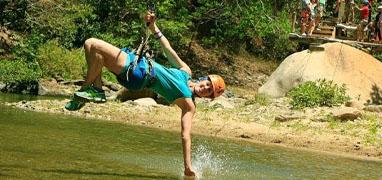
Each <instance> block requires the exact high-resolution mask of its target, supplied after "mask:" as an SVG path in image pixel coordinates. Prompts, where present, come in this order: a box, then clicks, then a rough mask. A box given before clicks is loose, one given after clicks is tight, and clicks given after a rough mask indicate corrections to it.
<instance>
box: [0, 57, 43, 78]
mask: <svg viewBox="0 0 382 180" xmlns="http://www.w3.org/2000/svg"><path fill="white" fill-rule="evenodd" d="M40 77H41V70H40V69H39V66H38V65H37V64H35V63H26V62H25V60H15V61H7V60H0V81H2V82H4V83H16V82H32V81H37V80H39V79H40Z"/></svg>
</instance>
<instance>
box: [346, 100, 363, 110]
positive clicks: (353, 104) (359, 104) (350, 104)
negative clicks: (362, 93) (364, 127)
mask: <svg viewBox="0 0 382 180" xmlns="http://www.w3.org/2000/svg"><path fill="white" fill-rule="evenodd" d="M345 106H346V107H352V108H357V109H359V110H362V109H364V108H365V105H364V104H363V103H362V102H360V101H349V102H346V103H345Z"/></svg>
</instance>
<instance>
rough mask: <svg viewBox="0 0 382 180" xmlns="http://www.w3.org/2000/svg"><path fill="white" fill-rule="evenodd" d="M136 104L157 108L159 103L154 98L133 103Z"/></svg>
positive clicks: (141, 99)
mask: <svg viewBox="0 0 382 180" xmlns="http://www.w3.org/2000/svg"><path fill="white" fill-rule="evenodd" d="M133 103H134V104H136V105H139V106H146V107H147V106H156V105H157V102H156V101H155V100H154V99H152V98H140V99H137V100H134V101H133Z"/></svg>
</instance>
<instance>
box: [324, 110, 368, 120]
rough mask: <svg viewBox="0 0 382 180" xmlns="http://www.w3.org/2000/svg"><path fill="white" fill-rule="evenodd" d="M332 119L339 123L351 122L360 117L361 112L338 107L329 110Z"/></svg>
mask: <svg viewBox="0 0 382 180" xmlns="http://www.w3.org/2000/svg"><path fill="white" fill-rule="evenodd" d="M331 114H332V115H333V117H334V118H336V119H340V120H341V121H353V120H355V119H357V118H359V117H361V116H362V114H361V111H359V110H358V109H356V108H351V107H339V108H335V109H333V110H331Z"/></svg>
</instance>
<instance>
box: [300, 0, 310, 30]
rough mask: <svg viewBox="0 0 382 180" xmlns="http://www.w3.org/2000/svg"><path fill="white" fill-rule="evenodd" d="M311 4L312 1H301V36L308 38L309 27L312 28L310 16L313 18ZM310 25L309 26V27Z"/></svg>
mask: <svg viewBox="0 0 382 180" xmlns="http://www.w3.org/2000/svg"><path fill="white" fill-rule="evenodd" d="M310 13H311V3H310V0H301V13H300V18H301V20H300V25H301V35H302V36H306V31H307V29H308V30H309V28H307V26H310V20H309V19H310V18H311V17H310V16H311V14H310ZM308 24H309V25H308Z"/></svg>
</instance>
